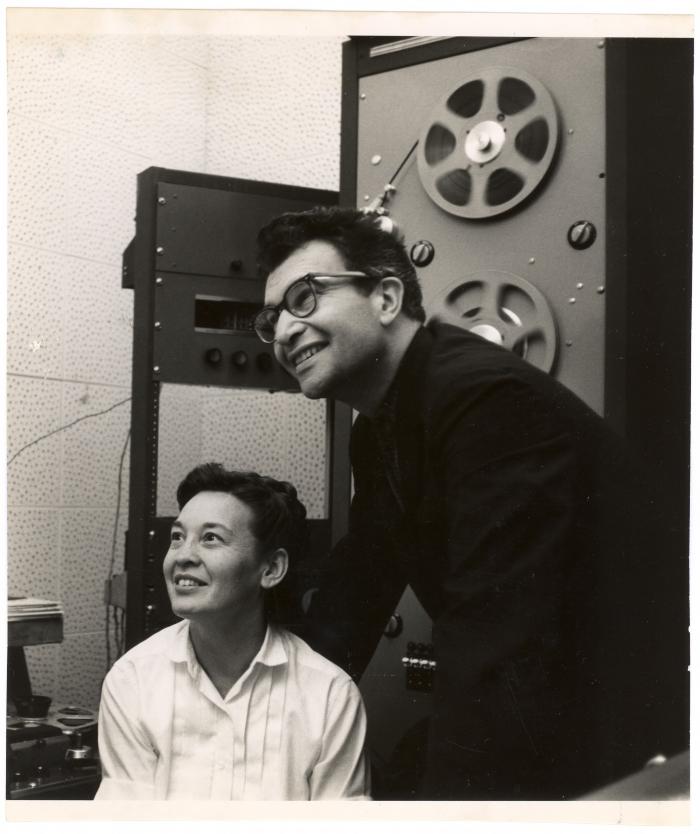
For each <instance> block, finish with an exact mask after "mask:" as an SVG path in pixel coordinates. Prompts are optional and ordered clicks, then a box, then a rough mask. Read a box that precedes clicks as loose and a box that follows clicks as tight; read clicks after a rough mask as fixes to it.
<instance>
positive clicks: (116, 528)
mask: <svg viewBox="0 0 700 834" xmlns="http://www.w3.org/2000/svg"><path fill="white" fill-rule="evenodd" d="M130 439H131V429H129V431H128V432H127V433H126V439H125V441H124V446H123V448H122V454H121V457H120V459H119V473H118V475H117V506H116V510H115V513H114V527H113V530H112V553H111V557H110V561H109V571H108V573H107V582H108V583H109V582H110V581H111V579H112V576H113V575H114V564H115V562H116V559H117V534H118V531H119V514H120V512H121V505H122V481H123V475H124V460H125V459H126V450H127V449H128V448H129V440H130ZM108 587H109V585H108ZM110 608H113V609H114V611H113V614H114V636H115V641H116V645H117V657H119V656H120V655H121V654H122V648H123V647H122V641H121V635H120V628H119V626H118V621H117V619H116V611H117V608H116V606H113V605H111V603H110V602H109V601H108V602H106V603H105V642H106V655H107V671H109V669H110V668H111V666H112V647H111V643H110V633H109V609H110Z"/></svg>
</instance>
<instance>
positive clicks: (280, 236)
mask: <svg viewBox="0 0 700 834" xmlns="http://www.w3.org/2000/svg"><path fill="white" fill-rule="evenodd" d="M314 240H323V241H326V242H327V243H330V244H332V245H333V246H334V247H335V248H336V249H337V250H338V253H339V254H340V255H341V257H342V258H343V260H344V261H345V268H346V269H348V270H353V271H355V270H356V271H358V272H364V273H365V274H366V275H369V276H371V277H373V278H377V279H379V278H384V277H386V276H388V275H395V276H396V277H397V278H399V279H400V281H401V283H402V284H403V286H404V296H403V306H402V308H401V309H402V312H403V313H404V315H405V316H407V317H408V318H410V319H414V320H415V321H419V322H424V321H425V310H424V309H423V297H422V293H421V288H420V284H419V283H418V277H417V275H416V270H415V268H414V266H413V264H412V263H411V259H410V258H409V257H408V254H407V253H406V248H405V246H404V244H403V241H402V240H400V239H398V238H397V237H396V236H395V235H394V234H392V233H391V232H388V231H386V230H385V229H383V228H382V226H381V216H380V215H378V214H372V213H366V212H363V211H359V210H357V209H352V208H341V207H338V206H330V207H329V206H316V207H315V208H312V209H309V210H307V211H299V212H288V213H286V214H282V215H280V216H279V217H277V218H275V219H274V220H272V221H271V222H270V223H268V224H267V226H265V227H263V228H262V229H261V230H260V232H259V233H258V269H259V273H260V276H261V277H262V278H267V276H268V275H269V274H270V272H272V271H273V270H275V269H277V267H278V266H279V265H280V264H281V263H282V262H283V261H285V260H287V258H288V257H289V256H290V255H291V254H292V253H294V252H295V251H296V250H297V249H299V248H300V247H302V246H305V245H306V244H307V243H311V242H312V241H314Z"/></svg>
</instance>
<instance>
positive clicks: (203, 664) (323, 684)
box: [96, 463, 369, 800]
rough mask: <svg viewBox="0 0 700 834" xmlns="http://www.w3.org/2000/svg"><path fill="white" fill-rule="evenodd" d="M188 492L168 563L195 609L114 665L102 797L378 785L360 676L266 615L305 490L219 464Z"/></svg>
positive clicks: (365, 793)
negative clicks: (368, 754) (367, 750)
mask: <svg viewBox="0 0 700 834" xmlns="http://www.w3.org/2000/svg"><path fill="white" fill-rule="evenodd" d="M177 501H178V507H179V509H180V514H179V515H178V517H177V519H176V520H175V522H174V523H173V527H172V533H171V543H170V549H169V550H168V553H167V555H166V556H165V560H164V563H163V573H164V576H165V582H166V585H167V588H168V594H169V597H170V602H171V605H172V608H173V612H174V613H175V614H177V615H178V616H180V617H182V618H183V621H182V622H179V623H177V624H176V625H173V626H170V627H168V628H165V629H163V630H162V631H160V632H158V633H157V634H154V635H153V636H152V637H149V638H148V639H147V640H145V641H144V642H143V643H140V644H139V645H137V646H135V647H134V648H133V649H131V650H130V651H129V652H127V653H126V654H125V655H124V656H123V657H122V658H120V659H119V660H118V661H117V662H116V663H115V664H114V666H113V667H112V669H111V670H110V672H109V673H108V675H107V677H106V678H105V682H104V685H103V689H102V701H101V704H100V718H99V748H100V759H101V761H102V771H103V780H102V784H101V785H100V788H99V790H98V792H97V797H96V798H97V799H127V798H133V799H215V800H216V799H240V800H249V799H342V798H348V799H349V798H358V799H367V798H369V769H368V767H367V764H366V761H365V754H364V739H365V731H366V719H365V712H364V707H363V704H362V700H361V697H360V694H359V691H358V689H357V687H356V686H355V684H354V683H353V682H352V680H351V679H350V678H349V676H348V675H347V674H346V673H345V672H343V671H342V670H340V669H339V668H338V667H337V666H334V665H333V664H332V663H330V662H329V661H327V660H326V659H325V658H323V657H322V656H321V655H319V654H317V653H316V652H314V651H312V650H311V649H310V648H309V647H308V646H307V645H306V643H304V642H303V640H301V639H299V638H298V637H296V636H295V635H293V634H291V633H290V632H288V631H286V630H285V629H283V628H280V627H279V626H277V625H274V624H272V623H270V622H268V620H267V616H266V606H265V596H266V594H268V593H269V592H271V591H272V589H273V588H275V587H277V586H279V584H280V583H281V582H282V580H283V579H284V577H285V575H286V574H287V571H288V569H289V563H290V559H293V558H294V557H295V556H297V555H298V549H299V546H300V544H301V543H302V542H303V540H304V533H305V524H306V522H305V516H306V509H305V508H304V505H303V504H302V503H301V502H300V501H299V500H298V499H297V497H296V490H295V489H294V487H293V486H291V484H288V483H285V482H281V481H276V480H274V479H273V478H266V477H262V476H260V475H256V474H255V473H243V472H232V471H226V470H225V469H224V468H223V467H222V466H221V465H220V464H214V463H209V464H204V465H202V466H198V467H197V468H196V469H194V470H192V472H190V473H189V475H187V477H186V478H185V479H184V481H182V483H181V484H180V486H179V487H178V490H177Z"/></svg>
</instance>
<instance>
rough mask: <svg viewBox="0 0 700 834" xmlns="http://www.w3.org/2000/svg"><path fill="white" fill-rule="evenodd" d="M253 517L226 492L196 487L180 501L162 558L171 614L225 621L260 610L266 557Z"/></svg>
mask: <svg viewBox="0 0 700 834" xmlns="http://www.w3.org/2000/svg"><path fill="white" fill-rule="evenodd" d="M252 518H253V513H252V510H251V509H250V508H249V507H248V506H247V505H246V504H244V503H243V502H242V501H239V499H238V498H235V497H234V496H233V495H229V494H228V493H227V492H198V493H197V494H196V495H194V496H193V497H192V498H191V499H190V500H189V501H188V502H187V504H185V506H184V507H183V508H182V510H181V512H180V515H179V516H178V517H177V519H176V520H175V522H174V523H173V527H172V532H171V537H170V549H169V550H168V552H167V554H166V556H165V560H164V562H163V574H164V576H165V584H166V586H167V589H168V595H169V597H170V603H171V605H172V609H173V613H174V614H176V615H177V616H179V617H185V618H187V619H190V620H206V619H207V618H218V619H225V620H226V619H231V618H235V619H238V618H239V617H241V616H247V615H251V616H254V615H257V614H258V613H259V611H260V610H262V606H263V588H262V586H261V580H262V576H263V574H264V573H265V569H266V562H265V560H264V559H262V558H261V555H260V553H259V545H258V541H257V540H256V538H255V536H254V535H253V533H252V531H251V521H252Z"/></svg>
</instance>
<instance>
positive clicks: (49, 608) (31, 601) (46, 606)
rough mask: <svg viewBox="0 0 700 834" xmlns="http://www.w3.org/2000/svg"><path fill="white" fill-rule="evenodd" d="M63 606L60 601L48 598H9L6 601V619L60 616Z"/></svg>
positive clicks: (35, 618)
mask: <svg viewBox="0 0 700 834" xmlns="http://www.w3.org/2000/svg"><path fill="white" fill-rule="evenodd" d="M62 616H63V606H62V605H61V603H60V602H54V601H53V600H50V599H36V598H35V597H18V598H11V599H9V600H8V601H7V619H8V621H9V622H15V621H17V620H37V619H42V618H43V617H62Z"/></svg>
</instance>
